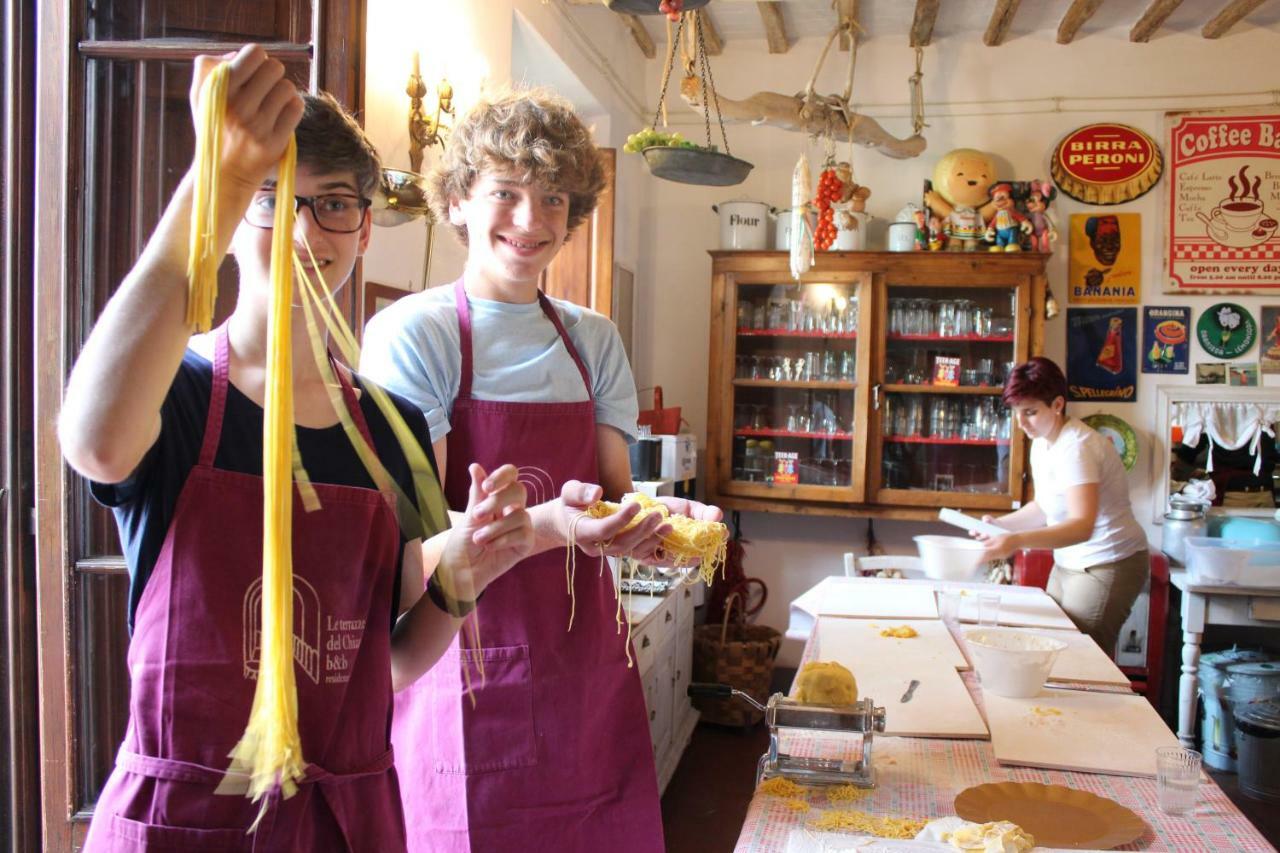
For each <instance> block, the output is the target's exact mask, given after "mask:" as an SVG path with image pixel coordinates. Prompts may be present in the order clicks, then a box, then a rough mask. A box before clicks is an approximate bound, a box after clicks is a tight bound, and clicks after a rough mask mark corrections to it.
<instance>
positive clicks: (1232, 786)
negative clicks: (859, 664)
mask: <svg viewBox="0 0 1280 853" xmlns="http://www.w3.org/2000/svg"><path fill="white" fill-rule="evenodd" d="M793 672H794V670H792V671H783V670H780V671H779V672H777V673H775V678H774V681H775V683H780V684H787V683H789V682H790V680H791V675H792V674H793ZM768 743H769V734H768V730H767V729H766V728H765V727H764V725H763V724H761V725H759V726H756V727H755V728H753V729H751V730H750V731H742V730H740V729H728V728H723V727H720V726H712V725H699V726H698V727H697V729H695V730H694V733H693V741H692V742H691V743H690V744H689V749H688V750H687V751H686V752H685V754H684V757H683V758H682V759H681V761H680V766H679V767H678V768H677V769H676V772H675V776H673V777H672V779H671V784H669V785H668V786H667V791H666V794H665V795H664V796H663V798H662V824H663V828H664V829H665V831H666V836H667V851H668V853H727V851H731V850H733V845H734V842H736V841H737V839H738V831H739V830H740V829H741V828H742V822H743V820H744V819H745V818H746V815H747V805H748V804H749V803H750V802H751V791H752V787H753V782H754V781H755V772H756V760H757V759H758V758H759V757H760V755H761V754H762V753H763V752H764V751H765V749H766V748H767V747H768ZM1211 773H1212V775H1213V778H1214V780H1215V781H1217V783H1218V785H1219V786H1220V787H1221V788H1222V789H1223V791H1225V792H1226V794H1227V796H1228V797H1230V798H1231V800H1232V802H1234V803H1235V804H1236V805H1237V806H1239V807H1240V810H1241V811H1243V812H1244V813H1245V815H1246V816H1247V817H1248V818H1249V820H1251V821H1253V823H1254V825H1255V826H1257V827H1258V828H1259V829H1260V830H1261V831H1262V833H1263V835H1265V836H1266V837H1267V840H1268V841H1270V842H1271V843H1272V844H1273V845H1280V804H1277V803H1275V802H1263V801H1260V800H1254V799H1250V798H1249V797H1246V796H1244V795H1243V794H1241V793H1240V790H1239V786H1238V784H1237V777H1236V774H1234V773H1219V772H1217V771H1211Z"/></svg>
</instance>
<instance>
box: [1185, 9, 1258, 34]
mask: <svg viewBox="0 0 1280 853" xmlns="http://www.w3.org/2000/svg"><path fill="white" fill-rule="evenodd" d="M1262 3H1263V0H1231V2H1230V3H1228V4H1227V5H1226V6H1224V7H1223V8H1222V11H1221V12H1219V13H1218V14H1217V15H1215V16H1214V18H1213V20H1212V21H1210V22H1209V23H1207V24H1205V25H1204V29H1203V30H1201V31H1200V35H1202V36H1204V37H1205V38H1207V39H1216V38H1219V37H1220V36H1224V35H1226V34H1227V30H1229V29H1231V28H1232V27H1234V26H1235V25H1236V24H1238V23H1240V20H1241V19H1242V18H1244V16H1245V15H1247V14H1249V13H1250V12H1252V11H1253V10H1254V9H1256V8H1258V7H1259V6H1261V5H1262Z"/></svg>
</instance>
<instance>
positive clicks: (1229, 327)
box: [1196, 302, 1258, 358]
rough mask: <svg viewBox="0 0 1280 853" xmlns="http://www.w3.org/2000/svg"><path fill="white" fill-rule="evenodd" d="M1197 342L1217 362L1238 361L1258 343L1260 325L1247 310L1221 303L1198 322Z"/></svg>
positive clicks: (1203, 315)
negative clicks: (1218, 360) (1235, 359)
mask: <svg viewBox="0 0 1280 853" xmlns="http://www.w3.org/2000/svg"><path fill="white" fill-rule="evenodd" d="M1196 338H1197V340H1199V341H1200V346H1202V347H1204V351H1205V352H1207V353H1209V355H1212V356H1214V357H1215V358H1238V357H1239V356H1242V355H1244V354H1245V353H1246V352H1248V351H1249V350H1250V348H1252V347H1253V344H1254V342H1255V341H1257V340H1258V324H1257V323H1255V322H1254V321H1253V316H1252V315H1251V314H1250V313H1249V312H1248V310H1246V309H1245V308H1244V307H1242V306H1240V305H1236V304H1235V303H1234V302H1219V303H1218V304H1217V305H1214V306H1212V307H1210V308H1208V309H1206V310H1205V312H1204V313H1203V314H1201V315H1200V319H1199V320H1198V321H1196Z"/></svg>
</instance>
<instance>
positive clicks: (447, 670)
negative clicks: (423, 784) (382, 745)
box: [431, 645, 538, 774]
mask: <svg viewBox="0 0 1280 853" xmlns="http://www.w3.org/2000/svg"><path fill="white" fill-rule="evenodd" d="M476 657H477V655H476V653H475V652H472V651H468V652H465V653H464V657H463V660H466V661H467V662H468V664H469V666H470V667H471V690H472V692H473V693H474V698H475V702H474V704H473V703H472V697H470V696H467V695H466V693H465V686H466V682H465V680H463V675H462V672H461V670H460V669H458V666H459V657H458V656H457V654H456V653H451V654H449V655H447V656H446V657H445V658H444V659H443V660H441V661H440V662H439V663H438V664H437V669H442V668H443V669H444V671H443V672H441V673H440V675H441V676H442V677H440V678H437V679H434V684H433V685H432V687H433V688H434V689H433V691H432V692H433V693H434V700H435V701H434V704H436V706H437V714H436V716H435V724H434V725H433V726H432V744H431V746H432V752H433V756H434V761H435V769H436V772H437V773H463V774H473V773H493V772H497V771H502V770H512V769H515V768H518V767H533V766H535V765H536V764H537V763H538V747H537V738H536V734H535V727H534V717H533V671H532V666H531V663H530V660H529V647H528V646H526V645H521V646H497V647H494V648H487V649H483V650H482V651H481V653H480V655H479V657H480V658H481V660H483V662H484V677H483V679H482V678H481V677H480V674H479V672H477V668H478V667H477V665H476Z"/></svg>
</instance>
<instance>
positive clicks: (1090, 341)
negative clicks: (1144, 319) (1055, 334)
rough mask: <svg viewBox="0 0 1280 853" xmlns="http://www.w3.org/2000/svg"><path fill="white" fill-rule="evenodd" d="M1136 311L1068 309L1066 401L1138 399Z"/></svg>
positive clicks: (1134, 309) (1130, 400)
mask: <svg viewBox="0 0 1280 853" xmlns="http://www.w3.org/2000/svg"><path fill="white" fill-rule="evenodd" d="M1137 346H1138V309H1137V308H1068V309H1067V398H1068V400H1093V401H1103V402H1109V403H1132V402H1134V401H1136V400H1137V399H1138V351H1137Z"/></svg>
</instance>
